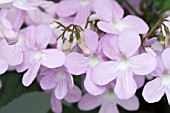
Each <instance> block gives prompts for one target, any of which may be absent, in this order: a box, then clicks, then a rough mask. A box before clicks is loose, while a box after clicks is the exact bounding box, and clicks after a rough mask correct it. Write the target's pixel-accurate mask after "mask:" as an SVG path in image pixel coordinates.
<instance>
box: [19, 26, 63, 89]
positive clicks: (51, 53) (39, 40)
mask: <svg viewBox="0 0 170 113" xmlns="http://www.w3.org/2000/svg"><path fill="white" fill-rule="evenodd" d="M51 38H52V31H51V29H50V27H49V26H47V25H40V26H37V27H34V26H30V27H28V28H27V29H26V37H25V40H26V41H25V42H26V46H27V47H28V49H27V50H26V51H24V61H23V63H22V64H21V65H19V66H18V67H17V71H18V72H23V71H25V70H27V72H26V73H25V74H24V76H23V79H22V83H23V84H24V85H25V86H29V85H30V84H31V83H32V82H33V80H34V79H35V78H36V76H37V73H38V70H39V68H40V66H41V65H43V66H46V67H48V68H56V67H60V66H62V65H63V64H64V62H65V54H64V53H63V52H62V51H60V50H57V49H46V47H47V45H48V44H49V42H50V40H51Z"/></svg>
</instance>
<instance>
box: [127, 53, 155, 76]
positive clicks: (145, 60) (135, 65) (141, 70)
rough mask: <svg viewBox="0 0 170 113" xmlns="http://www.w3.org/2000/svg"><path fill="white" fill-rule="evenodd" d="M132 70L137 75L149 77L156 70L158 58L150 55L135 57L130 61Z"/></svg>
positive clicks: (144, 54)
mask: <svg viewBox="0 0 170 113" xmlns="http://www.w3.org/2000/svg"><path fill="white" fill-rule="evenodd" d="M129 61H130V70H131V71H132V72H133V73H134V74H137V75H147V74H149V73H151V72H152V71H154V70H155V68H156V66H157V61H156V58H155V57H153V56H152V55H150V54H148V53H143V54H140V55H136V56H133V57H131V58H130V59H129Z"/></svg>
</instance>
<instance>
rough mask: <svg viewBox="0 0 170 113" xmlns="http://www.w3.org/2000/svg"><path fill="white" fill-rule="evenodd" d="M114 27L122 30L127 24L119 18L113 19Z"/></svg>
mask: <svg viewBox="0 0 170 113" xmlns="http://www.w3.org/2000/svg"><path fill="white" fill-rule="evenodd" d="M112 24H113V27H114V28H115V29H116V30H118V31H119V32H122V31H123V30H124V29H125V24H123V23H122V22H120V21H119V20H113V21H112Z"/></svg>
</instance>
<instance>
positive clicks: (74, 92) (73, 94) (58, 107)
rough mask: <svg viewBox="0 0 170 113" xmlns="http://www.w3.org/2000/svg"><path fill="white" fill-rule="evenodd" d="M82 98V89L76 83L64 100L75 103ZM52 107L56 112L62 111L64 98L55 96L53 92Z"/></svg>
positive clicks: (60, 112)
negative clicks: (60, 98)
mask: <svg viewBox="0 0 170 113" xmlns="http://www.w3.org/2000/svg"><path fill="white" fill-rule="evenodd" d="M80 99H81V90H80V89H79V88H78V87H77V86H76V85H74V86H73V88H72V89H69V90H68V93H67V95H66V96H65V97H64V100H65V101H66V102H68V103H75V102H78V101H79V100H80ZM51 107H52V111H53V112H54V113H62V111H63V108H62V100H59V99H57V98H56V97H55V94H54V93H52V96H51Z"/></svg>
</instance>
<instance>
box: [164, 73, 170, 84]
mask: <svg viewBox="0 0 170 113" xmlns="http://www.w3.org/2000/svg"><path fill="white" fill-rule="evenodd" d="M163 84H164V85H170V75H168V73H166V72H164V73H163Z"/></svg>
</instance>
